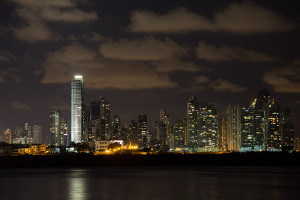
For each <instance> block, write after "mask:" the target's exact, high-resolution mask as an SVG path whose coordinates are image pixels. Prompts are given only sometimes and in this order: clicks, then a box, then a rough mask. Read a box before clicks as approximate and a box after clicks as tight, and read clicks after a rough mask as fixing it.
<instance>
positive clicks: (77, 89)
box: [71, 75, 83, 144]
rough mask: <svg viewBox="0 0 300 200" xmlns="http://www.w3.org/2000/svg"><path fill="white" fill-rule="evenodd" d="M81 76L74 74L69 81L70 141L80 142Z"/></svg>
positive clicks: (81, 110)
mask: <svg viewBox="0 0 300 200" xmlns="http://www.w3.org/2000/svg"><path fill="white" fill-rule="evenodd" d="M82 116H83V77H82V76H81V75H76V76H74V79H73V81H72V83H71V142H74V143H76V144H77V143H82V131H83V127H82Z"/></svg>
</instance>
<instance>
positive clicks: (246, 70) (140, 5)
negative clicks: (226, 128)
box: [0, 0, 300, 137]
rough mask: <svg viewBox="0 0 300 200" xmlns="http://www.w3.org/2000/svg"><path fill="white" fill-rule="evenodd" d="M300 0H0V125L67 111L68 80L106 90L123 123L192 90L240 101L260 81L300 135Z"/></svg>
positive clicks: (181, 106)
mask: <svg viewBox="0 0 300 200" xmlns="http://www.w3.org/2000/svg"><path fill="white" fill-rule="evenodd" d="M297 3H298V1H270V0H260V1H230V0H226V1H225V0H223V1H221V0H220V1H195V0H193V1H192V0H151V1H141V0H134V1H133V0H130V1H124V0H122V1H121V0H120V1H114V0H110V1H108V0H101V1H100V0H97V1H96V0H74V1H72V0H43V1H41V0H1V1H0V16H1V17H0V92H1V96H0V130H1V131H2V130H3V129H6V128H10V129H12V130H14V129H15V128H16V127H17V126H21V127H23V126H24V123H25V122H29V123H31V124H32V125H34V124H38V125H42V127H43V135H44V137H45V135H46V134H48V133H49V131H48V130H49V112H50V111H51V110H53V109H59V110H60V111H61V112H62V113H63V115H64V117H65V118H66V120H70V82H71V81H72V79H73V76H74V75H75V74H82V75H83V76H84V84H85V90H84V92H85V103H86V104H88V103H89V102H90V101H91V100H93V99H98V98H99V97H100V96H104V97H105V99H107V100H108V101H109V102H110V104H111V109H112V115H113V114H118V115H119V116H120V117H121V120H122V124H123V123H128V122H129V121H130V120H132V119H137V117H138V115H140V114H141V113H145V114H146V115H147V116H148V118H149V122H150V123H152V122H153V121H154V120H155V119H158V118H159V110H160V109H161V108H164V109H165V110H166V111H167V112H168V114H169V115H170V117H171V119H172V121H174V120H176V118H178V117H184V116H185V115H186V102H187V101H188V99H189V98H190V97H191V96H196V97H197V99H198V100H199V101H208V102H210V103H213V104H215V105H216V106H217V108H218V112H219V115H220V116H224V113H225V109H226V107H227V106H228V105H229V104H240V105H242V106H243V105H246V104H248V103H249V101H250V99H251V98H252V97H253V96H254V95H255V94H256V93H257V91H258V90H260V89H263V88H267V89H268V90H269V92H270V93H271V97H272V98H275V99H278V100H279V102H280V104H281V105H285V106H288V107H290V108H291V110H292V117H293V123H294V124H295V133H296V135H300V125H299V122H300V55H299V52H300V37H299V36H300V33H299V32H300V31H299V21H300V13H299V7H298V6H297Z"/></svg>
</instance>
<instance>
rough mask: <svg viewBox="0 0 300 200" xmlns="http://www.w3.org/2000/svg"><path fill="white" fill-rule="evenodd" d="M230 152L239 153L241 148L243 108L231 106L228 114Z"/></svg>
mask: <svg viewBox="0 0 300 200" xmlns="http://www.w3.org/2000/svg"><path fill="white" fill-rule="evenodd" d="M226 120H227V131H226V133H227V145H228V149H227V150H228V151H234V152H239V151H240V148H241V107H240V106H239V105H229V107H228V108H227V112H226Z"/></svg>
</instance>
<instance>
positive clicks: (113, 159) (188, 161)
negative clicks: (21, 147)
mask: <svg viewBox="0 0 300 200" xmlns="http://www.w3.org/2000/svg"><path fill="white" fill-rule="evenodd" d="M226 165H227V166H295V167H300V153H291V154H288V153H231V154H147V155H133V154H115V155H96V156H95V155H92V154H69V155H68V154H67V155H44V156H39V155H34V156H33V155H22V156H0V168H30V167H35V168H40V167H63V168H64V167H101V166H226Z"/></svg>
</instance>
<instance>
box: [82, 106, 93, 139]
mask: <svg viewBox="0 0 300 200" xmlns="http://www.w3.org/2000/svg"><path fill="white" fill-rule="evenodd" d="M90 119H91V118H90V106H89V105H82V138H81V139H82V142H85V143H87V142H91V139H92V130H91V122H90Z"/></svg>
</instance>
